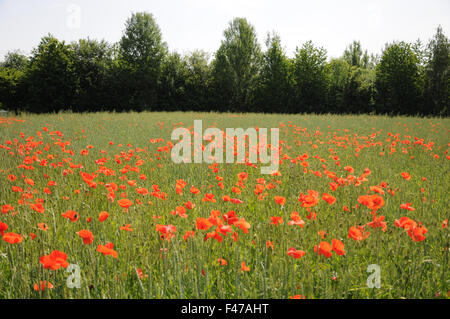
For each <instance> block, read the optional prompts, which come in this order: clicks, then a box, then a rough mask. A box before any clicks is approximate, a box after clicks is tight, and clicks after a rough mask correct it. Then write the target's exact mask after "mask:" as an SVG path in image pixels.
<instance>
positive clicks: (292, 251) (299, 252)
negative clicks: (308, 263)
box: [287, 247, 306, 259]
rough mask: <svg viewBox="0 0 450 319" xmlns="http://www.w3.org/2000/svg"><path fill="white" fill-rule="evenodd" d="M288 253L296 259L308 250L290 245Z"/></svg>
mask: <svg viewBox="0 0 450 319" xmlns="http://www.w3.org/2000/svg"><path fill="white" fill-rule="evenodd" d="M287 254H288V255H289V256H291V257H293V258H295V259H298V258H302V257H303V256H304V255H305V254H306V252H304V251H303V250H297V249H295V248H294V247H290V248H289V249H288V251H287Z"/></svg>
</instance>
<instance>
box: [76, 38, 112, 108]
mask: <svg viewBox="0 0 450 319" xmlns="http://www.w3.org/2000/svg"><path fill="white" fill-rule="evenodd" d="M71 50H72V52H73V59H74V64H75V70H76V74H77V77H78V87H77V94H76V98H75V102H74V108H73V110H74V111H85V110H89V111H100V110H102V109H103V108H105V107H106V106H107V105H105V101H108V98H109V96H110V94H111V90H110V89H109V88H110V87H111V86H112V83H111V81H112V80H113V79H111V78H110V74H109V72H110V69H111V68H112V63H113V48H112V47H111V46H110V45H109V44H108V43H107V42H105V41H100V42H99V41H96V40H91V39H81V40H79V41H78V42H76V43H73V44H72V45H71Z"/></svg>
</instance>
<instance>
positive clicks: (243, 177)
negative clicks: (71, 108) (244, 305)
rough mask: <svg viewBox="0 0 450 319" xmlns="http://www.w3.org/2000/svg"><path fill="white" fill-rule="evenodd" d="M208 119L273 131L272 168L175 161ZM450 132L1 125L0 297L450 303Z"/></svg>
mask: <svg viewBox="0 0 450 319" xmlns="http://www.w3.org/2000/svg"><path fill="white" fill-rule="evenodd" d="M198 119H201V120H202V121H203V128H204V129H206V128H208V127H217V128H219V129H221V130H225V128H230V127H231V128H239V127H240V128H244V129H245V128H261V127H264V128H279V150H280V153H279V161H280V164H279V167H278V170H277V171H275V172H273V173H272V174H261V171H260V167H259V166H260V165H259V163H256V164H253V163H248V162H247V163H223V164H217V163H174V162H173V161H172V159H171V149H172V148H173V145H174V144H175V143H176V142H177V141H172V140H171V133H172V131H173V130H174V129H175V128H178V127H185V128H188V129H190V130H192V127H193V123H194V120H198ZM449 132H450V120H449V119H448V118H418V117H387V116H369V115H361V116H359V115H341V116H337V115H281V114H280V115H275V114H274V115H264V114H231V113H224V114H220V113H194V112H186V113H182V112H174V113H164V112H157V113H156V112H154V113H151V112H144V113H122V114H116V113H93V114H73V113H59V114H52V115H48V114H47V115H31V114H23V115H21V116H19V117H13V116H10V117H6V118H0V158H1V162H0V208H1V214H0V236H1V240H0V298H2V299H9V298H282V299H287V298H292V299H296V298H301V299H303V298H306V299H317V298H338V299H340V298H450V274H449V269H448V268H449V267H448V266H449V263H448V254H449V244H450V240H449V239H450V237H449V230H448V226H447V224H448V217H449V215H450V202H449V196H448V194H449V189H450V154H449V148H450V139H449ZM207 143H208V142H207V141H203V145H204V146H205V145H207ZM253 151H255V150H249V149H247V154H246V158H248V156H249V152H253Z"/></svg>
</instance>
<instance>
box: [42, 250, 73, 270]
mask: <svg viewBox="0 0 450 319" xmlns="http://www.w3.org/2000/svg"><path fill="white" fill-rule="evenodd" d="M39 261H40V263H41V264H42V265H44V268H45V269H47V268H48V269H51V270H57V269H59V268H60V267H63V268H67V267H68V266H69V263H68V262H67V255H66V254H65V253H63V252H62V251H59V250H54V251H52V252H51V253H50V255H45V256H42V257H41V258H40V259H39Z"/></svg>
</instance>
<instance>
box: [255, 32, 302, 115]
mask: <svg viewBox="0 0 450 319" xmlns="http://www.w3.org/2000/svg"><path fill="white" fill-rule="evenodd" d="M266 46H267V50H266V52H264V54H263V59H262V68H261V73H260V76H259V78H258V84H257V88H256V92H257V93H256V95H255V104H256V106H257V107H256V108H255V109H256V110H258V111H262V112H274V111H275V112H281V113H289V112H290V111H291V110H290V104H291V103H292V101H291V95H292V93H293V90H294V88H293V87H294V84H293V79H292V74H291V70H292V65H291V61H290V60H289V59H288V57H287V56H286V54H285V52H284V50H283V48H282V46H281V39H280V37H279V36H278V35H277V34H272V35H270V34H268V35H267V39H266Z"/></svg>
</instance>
